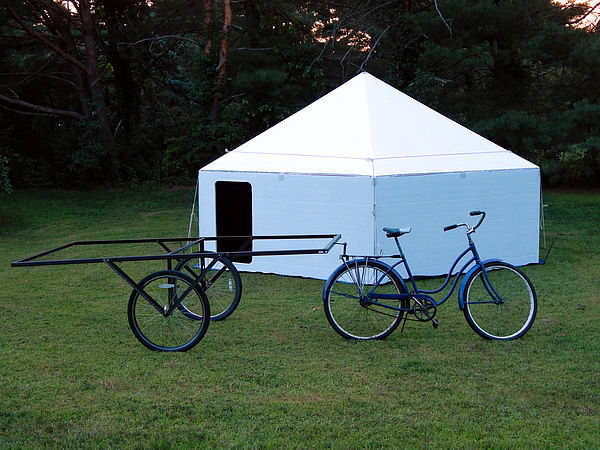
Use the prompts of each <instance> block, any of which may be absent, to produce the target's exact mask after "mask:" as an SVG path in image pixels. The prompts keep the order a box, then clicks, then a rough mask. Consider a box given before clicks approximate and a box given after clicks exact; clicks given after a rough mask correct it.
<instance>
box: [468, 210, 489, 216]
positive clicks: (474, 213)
mask: <svg viewBox="0 0 600 450" xmlns="http://www.w3.org/2000/svg"><path fill="white" fill-rule="evenodd" d="M469 214H470V215H471V216H480V215H482V214H485V213H484V212H483V211H471V212H470V213H469Z"/></svg>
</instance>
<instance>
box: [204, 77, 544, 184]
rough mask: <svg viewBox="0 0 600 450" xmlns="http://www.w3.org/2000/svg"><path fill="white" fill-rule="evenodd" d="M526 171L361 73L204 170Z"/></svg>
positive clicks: (519, 161)
mask: <svg viewBox="0 0 600 450" xmlns="http://www.w3.org/2000/svg"><path fill="white" fill-rule="evenodd" d="M532 168H536V166H535V165H534V164H532V163H530V162H529V161H527V160H525V159H523V158H521V157H519V156H518V155H515V154H514V153H512V152H510V151H508V150H506V149H504V148H502V147H500V146H498V145H496V144H494V143H493V142H490V141H489V140H487V139H485V138H483V137H481V136H479V135H478V134H476V133H474V132H472V131H471V130H469V129H467V128H465V127H463V126H462V125H459V124H458V123H456V122H454V121H452V120H450V119H448V118H447V117H445V116H443V115H441V114H439V113H437V112H436V111H434V110H432V109H431V108H428V107H427V106H425V105H423V104H422V103H419V102H418V101H416V100H414V99H412V98H411V97H409V96H408V95H406V94H403V93H402V92H400V91H399V90H397V89H395V88H393V87H392V86H390V85H388V84H386V83H384V82H383V81H381V80H379V79H377V78H375V77H374V76H372V75H370V74H368V73H361V74H360V75H357V76H356V77H354V78H352V79H351V80H350V81H348V82H346V83H344V84H343V85H341V86H339V87H338V88H336V89H334V90H333V91H331V92H330V93H329V94H327V95H325V96H323V97H321V98H320V99H318V100H317V101H315V102H313V103H311V104H310V105H308V106H307V107H305V108H303V109H301V110H300V111H298V112H297V113H295V114H293V115H291V116H290V117H288V118H287V119H285V120H283V121H282V122H280V123H278V124H277V125H275V126H273V127H272V128H270V129H268V130H266V131H265V132H263V133H261V134H260V135H258V136H256V137H255V138H253V139H251V140H250V141H248V142H246V143H245V144H242V145H241V146H239V147H238V148H236V149H235V150H233V151H231V152H229V153H227V154H225V155H223V156H222V157H220V158H218V159H217V160H215V161H213V162H212V163H210V164H208V165H207V166H205V167H204V168H203V169H202V171H211V172H212V171H218V172H262V173H302V174H330V175H357V176H360V175H362V176H390V175H391V176H394V175H395V176H402V175H412V174H426V173H444V172H466V171H488V170H510V169H532Z"/></svg>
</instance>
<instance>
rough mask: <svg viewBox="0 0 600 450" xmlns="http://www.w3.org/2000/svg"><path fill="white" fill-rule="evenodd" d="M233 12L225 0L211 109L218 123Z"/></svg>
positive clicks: (213, 121)
mask: <svg viewBox="0 0 600 450" xmlns="http://www.w3.org/2000/svg"><path fill="white" fill-rule="evenodd" d="M232 20H233V14H232V11H231V2H230V0H223V37H222V38H221V49H220V52H219V66H218V67H217V82H216V89H215V96H214V97H213V104H212V109H211V122H212V123H213V124H216V123H217V122H218V120H219V109H220V103H221V95H220V94H221V92H222V88H223V83H224V81H225V77H226V76H227V59H228V57H229V38H230V36H229V35H230V32H231V23H232Z"/></svg>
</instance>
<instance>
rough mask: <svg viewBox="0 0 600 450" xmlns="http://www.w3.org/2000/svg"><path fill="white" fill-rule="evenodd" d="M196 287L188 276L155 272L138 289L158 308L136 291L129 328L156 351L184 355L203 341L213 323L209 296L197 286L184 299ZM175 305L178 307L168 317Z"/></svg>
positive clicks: (128, 308)
mask: <svg viewBox="0 0 600 450" xmlns="http://www.w3.org/2000/svg"><path fill="white" fill-rule="evenodd" d="M193 283H194V280H193V279H191V278H190V277H189V276H188V275H186V274H184V273H181V272H176V271H174V270H161V271H158V272H154V273H151V274H150V275H148V276H147V277H145V278H144V279H143V280H142V281H140V283H139V287H140V288H141V289H143V290H144V292H146V293H147V294H148V295H149V296H150V297H151V298H152V300H154V301H155V302H156V304H157V305H153V304H152V303H150V302H149V301H148V300H147V299H146V298H145V297H144V296H142V295H140V293H139V292H138V291H137V290H135V289H134V290H133V292H132V293H131V296H130V297H129V303H128V305H127V318H128V320H129V326H130V327H131V331H133V334H134V335H135V337H136V338H137V339H138V340H139V341H140V342H141V343H142V344H144V345H145V346H146V347H148V348H149V349H151V350H156V351H163V352H183V351H186V350H189V349H190V348H192V347H194V346H195V345H196V344H197V343H198V342H200V341H201V340H202V338H203V337H204V335H205V334H206V330H207V329H208V324H209V323H210V320H209V318H210V305H209V303H208V299H207V298H206V294H204V292H203V291H202V289H200V288H199V287H198V286H196V287H195V288H194V289H192V290H191V291H190V292H189V293H188V294H187V295H186V297H185V298H183V299H182V298H181V296H182V295H183V294H184V293H185V292H186V291H187V290H188V288H189V287H190V286H191V285H192V284H193ZM173 305H177V306H176V307H175V308H174V309H173V311H172V312H171V314H169V315H166V313H167V311H168V310H169V308H170V307H172V306H173ZM157 306H158V308H157ZM186 312H188V313H191V314H186Z"/></svg>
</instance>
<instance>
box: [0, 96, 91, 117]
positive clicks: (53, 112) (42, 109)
mask: <svg viewBox="0 0 600 450" xmlns="http://www.w3.org/2000/svg"><path fill="white" fill-rule="evenodd" d="M0 101H2V102H5V103H8V104H9V105H13V106H18V107H21V108H25V109H27V110H30V111H22V110H15V109H12V108H9V107H7V106H5V105H0V106H2V107H3V108H6V109H9V110H11V111H15V112H18V113H21V114H35V115H39V116H51V117H71V118H73V119H79V120H83V119H85V116H84V115H83V114H81V113H78V112H76V111H67V110H64V109H56V108H49V107H47V106H41V105H35V104H33V103H29V102H26V101H24V100H20V99H18V98H11V97H6V96H5V95H2V94H0Z"/></svg>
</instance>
